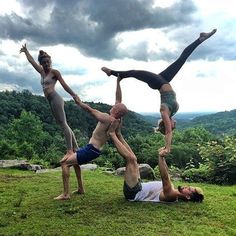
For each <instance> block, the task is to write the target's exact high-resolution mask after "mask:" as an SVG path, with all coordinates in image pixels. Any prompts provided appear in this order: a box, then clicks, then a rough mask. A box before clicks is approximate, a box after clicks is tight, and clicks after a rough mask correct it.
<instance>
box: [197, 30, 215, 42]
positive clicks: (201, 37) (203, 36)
mask: <svg viewBox="0 0 236 236" xmlns="http://www.w3.org/2000/svg"><path fill="white" fill-rule="evenodd" d="M215 32H216V29H213V30H212V31H211V32H209V33H205V32H202V33H200V36H199V40H200V41H201V42H203V41H205V40H206V39H208V38H210V37H211V36H212V35H213V34H215Z"/></svg>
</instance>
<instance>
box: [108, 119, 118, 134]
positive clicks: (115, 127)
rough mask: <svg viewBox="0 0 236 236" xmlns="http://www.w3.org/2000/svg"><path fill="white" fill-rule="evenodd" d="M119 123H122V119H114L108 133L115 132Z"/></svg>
mask: <svg viewBox="0 0 236 236" xmlns="http://www.w3.org/2000/svg"><path fill="white" fill-rule="evenodd" d="M119 124H120V120H116V119H115V120H113V121H112V122H111V124H110V126H109V128H108V131H107V135H108V136H109V135H111V134H114V133H115V132H116V130H117V128H118V127H119Z"/></svg>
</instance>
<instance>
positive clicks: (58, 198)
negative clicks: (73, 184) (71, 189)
mask: <svg viewBox="0 0 236 236" xmlns="http://www.w3.org/2000/svg"><path fill="white" fill-rule="evenodd" d="M53 199H54V200H60V201H62V200H70V196H69V195H68V194H67V195H65V194H61V195H59V196H57V197H54V198H53Z"/></svg>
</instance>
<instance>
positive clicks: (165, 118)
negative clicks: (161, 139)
mask: <svg viewBox="0 0 236 236" xmlns="http://www.w3.org/2000/svg"><path fill="white" fill-rule="evenodd" d="M161 118H162V120H163V122H164V126H165V151H166V153H169V152H170V150H171V142H172V135H173V132H172V125H171V119H170V117H169V114H168V112H167V110H166V108H161Z"/></svg>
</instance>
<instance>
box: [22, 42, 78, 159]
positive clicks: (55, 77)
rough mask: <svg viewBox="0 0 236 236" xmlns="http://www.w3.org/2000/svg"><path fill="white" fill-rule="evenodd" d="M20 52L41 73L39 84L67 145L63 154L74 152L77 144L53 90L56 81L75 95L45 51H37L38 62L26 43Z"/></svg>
mask: <svg viewBox="0 0 236 236" xmlns="http://www.w3.org/2000/svg"><path fill="white" fill-rule="evenodd" d="M21 52H23V53H25V55H26V58H27V60H28V61H29V63H30V64H31V65H32V66H33V67H34V69H35V70H36V71H37V72H38V73H39V74H40V75H41V84H42V87H43V92H44V95H45V97H46V98H47V100H48V102H49V105H50V107H51V111H52V114H53V116H54V118H55V119H56V121H57V123H58V124H59V125H60V127H61V128H62V130H63V133H64V137H65V141H66V146H67V152H66V155H65V157H66V156H67V155H70V154H71V153H74V152H75V151H76V150H77V148H78V145H77V142H76V139H75V135H74V133H73V131H72V130H71V128H70V127H69V125H68V124H67V120H66V114H65V110H64V100H63V99H62V97H61V96H60V95H59V94H58V93H57V92H56V90H55V85H56V82H57V81H59V82H60V84H61V85H62V87H63V88H64V89H65V91H66V92H68V93H69V94H70V95H71V96H72V98H74V99H75V98H76V96H77V95H76V94H75V93H74V92H73V91H72V90H71V88H70V87H69V86H68V85H67V84H66V82H65V81H64V79H63V78H62V76H61V74H60V72H59V71H58V70H55V69H53V68H52V67H51V66H52V61H51V57H50V56H49V55H48V54H47V53H46V52H44V51H43V50H40V51H39V55H38V62H39V64H38V63H37V62H36V61H35V60H34V59H33V57H32V56H31V55H30V53H29V51H28V49H27V47H26V44H24V45H23V46H22V48H21V49H20V53H21Z"/></svg>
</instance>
